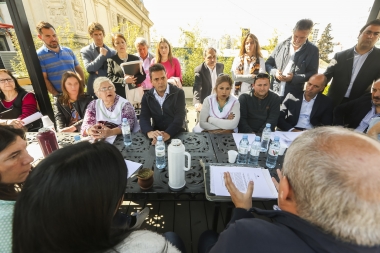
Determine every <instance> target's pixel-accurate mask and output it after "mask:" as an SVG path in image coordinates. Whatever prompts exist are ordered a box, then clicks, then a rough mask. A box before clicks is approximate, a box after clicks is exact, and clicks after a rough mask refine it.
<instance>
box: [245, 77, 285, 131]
mask: <svg viewBox="0 0 380 253" xmlns="http://www.w3.org/2000/svg"><path fill="white" fill-rule="evenodd" d="M269 85H270V84H269V75H268V74H267V73H259V74H257V75H256V77H255V78H254V80H253V84H252V90H251V91H248V92H246V93H243V94H241V95H240V96H239V102H240V121H239V125H238V128H239V133H261V132H262V131H263V129H264V128H265V125H266V123H270V124H271V128H272V131H274V129H275V127H276V125H277V120H278V116H279V115H280V103H281V101H280V100H281V99H280V97H279V96H278V95H277V94H276V93H274V92H273V91H271V90H269Z"/></svg>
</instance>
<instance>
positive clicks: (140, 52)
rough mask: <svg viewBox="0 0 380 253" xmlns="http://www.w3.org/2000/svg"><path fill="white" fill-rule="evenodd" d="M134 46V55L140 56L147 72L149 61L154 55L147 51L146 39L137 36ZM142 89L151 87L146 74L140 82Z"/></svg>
mask: <svg viewBox="0 0 380 253" xmlns="http://www.w3.org/2000/svg"><path fill="white" fill-rule="evenodd" d="M135 47H136V50H137V53H136V54H135V55H136V56H138V57H140V59H141V60H142V62H143V68H144V71H145V73H149V67H150V63H151V62H152V59H153V58H154V55H153V54H152V53H150V52H149V45H148V42H147V41H146V39H144V38H142V37H137V38H136V40H135ZM141 85H142V87H143V89H144V90H149V89H151V88H152V87H153V85H152V83H151V81H150V77H149V75H146V78H145V80H144V82H142V83H141Z"/></svg>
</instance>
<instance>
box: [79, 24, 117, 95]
mask: <svg viewBox="0 0 380 253" xmlns="http://www.w3.org/2000/svg"><path fill="white" fill-rule="evenodd" d="M88 34H89V35H90V37H91V38H92V40H93V42H92V43H91V44H90V45H88V46H85V47H84V48H82V49H81V50H80V53H81V55H82V59H83V63H84V66H85V68H86V70H87V72H88V73H89V74H90V76H89V77H88V81H87V93H88V94H89V95H91V96H95V93H94V87H93V85H94V80H95V79H96V78H97V77H99V76H107V64H106V62H107V59H108V58H110V57H112V56H114V55H115V54H116V51H115V50H113V49H111V48H109V47H107V45H105V44H104V36H105V33H104V28H103V26H102V25H101V24H99V23H96V22H92V23H91V24H90V25H89V26H88Z"/></svg>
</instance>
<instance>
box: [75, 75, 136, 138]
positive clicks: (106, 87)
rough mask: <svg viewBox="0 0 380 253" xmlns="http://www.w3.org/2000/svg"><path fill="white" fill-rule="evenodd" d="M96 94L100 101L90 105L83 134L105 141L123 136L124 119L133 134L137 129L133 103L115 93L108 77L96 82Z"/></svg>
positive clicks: (85, 117) (83, 125)
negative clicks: (108, 138) (104, 139)
mask: <svg viewBox="0 0 380 253" xmlns="http://www.w3.org/2000/svg"><path fill="white" fill-rule="evenodd" d="M94 92H95V94H96V96H97V97H98V99H96V100H94V101H92V102H91V103H89V104H88V106H87V109H86V113H85V116H84V119H83V124H82V129H81V133H82V135H83V136H88V135H89V136H92V137H93V138H95V139H103V138H107V137H109V136H112V135H118V134H121V123H122V119H123V118H126V119H127V120H128V123H129V125H130V127H131V132H132V130H133V129H136V127H137V124H138V123H137V117H136V114H135V110H134V108H133V106H132V105H131V103H129V102H128V100H126V99H125V98H123V97H121V96H119V95H117V94H116V92H115V85H114V84H113V83H112V82H111V80H109V79H108V78H107V77H98V78H96V79H95V81H94Z"/></svg>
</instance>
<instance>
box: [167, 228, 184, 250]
mask: <svg viewBox="0 0 380 253" xmlns="http://www.w3.org/2000/svg"><path fill="white" fill-rule="evenodd" d="M163 236H164V237H165V239H166V240H167V241H168V242H170V243H171V244H173V245H174V246H175V247H176V248H177V249H179V251H181V252H182V253H186V248H185V244H184V243H183V241H182V239H181V237H179V236H178V235H177V234H176V233H174V232H166V233H164V234H163Z"/></svg>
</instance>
